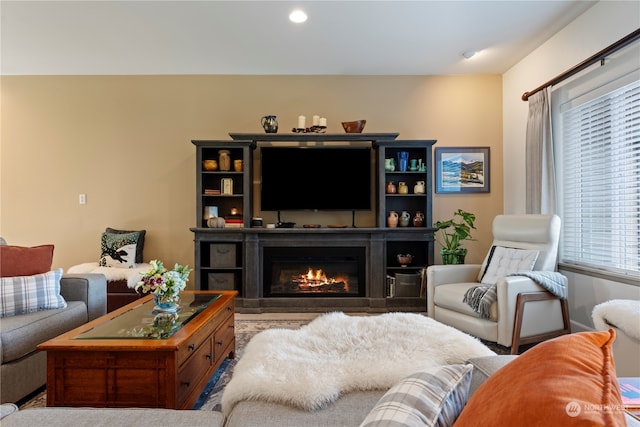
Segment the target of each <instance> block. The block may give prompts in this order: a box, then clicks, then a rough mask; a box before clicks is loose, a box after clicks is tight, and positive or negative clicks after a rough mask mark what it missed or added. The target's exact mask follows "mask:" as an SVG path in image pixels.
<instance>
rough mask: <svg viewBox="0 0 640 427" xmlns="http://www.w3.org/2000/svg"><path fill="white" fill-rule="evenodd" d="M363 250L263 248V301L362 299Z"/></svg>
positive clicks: (350, 248) (363, 275)
mask: <svg viewBox="0 0 640 427" xmlns="http://www.w3.org/2000/svg"><path fill="white" fill-rule="evenodd" d="M365 254H366V251H365V248H364V247H328V248H318V247H265V248H264V249H263V262H264V263H263V267H264V277H263V283H264V296H265V297H307V296H308V297H345V296H353V297H362V296H364V295H365V268H366V261H365Z"/></svg>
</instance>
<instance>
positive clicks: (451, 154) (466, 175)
mask: <svg viewBox="0 0 640 427" xmlns="http://www.w3.org/2000/svg"><path fill="white" fill-rule="evenodd" d="M434 163H435V175H436V176H435V181H436V193H441V194H442V193H444V194H460V193H489V191H490V182H491V181H490V172H491V167H490V165H491V163H490V157H489V147H436V149H435V162H434Z"/></svg>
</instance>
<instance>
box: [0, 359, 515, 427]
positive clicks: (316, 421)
mask: <svg viewBox="0 0 640 427" xmlns="http://www.w3.org/2000/svg"><path fill="white" fill-rule="evenodd" d="M514 357H517V356H490V357H481V358H477V359H472V360H471V361H470V362H471V363H472V364H473V365H474V370H473V376H472V380H471V387H470V392H473V391H475V389H477V387H478V386H479V385H480V384H481V383H482V382H483V381H484V380H485V379H486V378H488V377H489V375H491V374H492V373H493V372H495V371H496V370H497V369H499V368H500V367H502V366H504V365H505V364H506V363H508V362H510V361H511V360H512V359H513V358H514ZM384 393H385V390H376V391H361V392H354V393H349V394H346V395H344V396H342V397H341V398H340V399H338V401H337V402H335V403H334V404H332V405H329V406H328V407H326V408H324V409H321V410H318V411H314V412H307V411H304V410H302V409H296V408H292V407H289V406H286V405H280V404H276V403H268V402H260V401H243V402H240V403H238V404H237V405H236V406H235V407H234V409H233V410H232V411H231V413H230V414H229V416H228V417H227V418H226V420H225V417H224V415H223V414H222V413H220V412H216V411H174V410H170V409H94V408H91V409H86V408H85V409H82V408H33V409H24V410H21V411H17V412H14V413H12V414H11V415H8V416H6V417H5V418H3V419H2V422H1V424H2V427H11V426H24V427H27V426H29V427H30V426H33V425H37V424H38V422H42V420H47V425H48V426H49V427H68V426H69V425H73V426H74V427H81V426H86V427H94V426H113V425H136V426H147V425H148V426H158V425H171V426H173V427H175V426H192V427H195V426H208V427H240V426H241V427H247V426H260V427H268V426H273V427H301V426H305V427H309V426H311V427H313V426H318V427H321V426H322V427H326V426H332V427H339V426H358V425H359V424H360V423H361V422H362V420H364V418H365V417H366V416H367V414H368V413H369V412H370V411H371V409H372V408H373V407H374V406H375V404H376V403H377V402H378V399H380V397H382V395H383V394H384ZM14 409H15V408H14ZM6 410H7V411H10V410H11V408H10V407H6Z"/></svg>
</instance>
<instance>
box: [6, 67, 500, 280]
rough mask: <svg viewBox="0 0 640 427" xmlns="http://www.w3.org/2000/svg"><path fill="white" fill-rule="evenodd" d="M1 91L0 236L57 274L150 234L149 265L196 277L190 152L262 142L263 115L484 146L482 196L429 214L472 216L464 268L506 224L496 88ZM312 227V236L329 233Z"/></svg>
mask: <svg viewBox="0 0 640 427" xmlns="http://www.w3.org/2000/svg"><path fill="white" fill-rule="evenodd" d="M1 83H2V86H1V97H2V98H1V101H2V110H1V114H2V116H1V119H2V129H1V137H2V145H1V157H0V160H1V177H0V178H1V181H0V184H1V195H0V197H1V200H0V201H1V210H0V233H1V234H2V235H3V236H4V237H5V238H6V239H7V240H8V241H9V242H10V243H12V244H18V245H37V244H43V243H50V242H51V243H54V244H55V246H56V249H55V257H54V266H56V267H63V268H68V267H70V266H72V265H74V264H78V263H81V262H89V261H96V260H97V259H98V257H99V251H100V245H99V242H100V233H101V232H102V231H103V230H104V228H105V227H107V226H109V227H115V228H126V229H141V228H145V229H147V230H148V232H147V243H146V245H145V260H150V259H152V258H160V259H162V260H164V261H165V262H166V263H173V262H181V263H188V264H190V265H193V235H192V233H191V232H190V231H189V227H193V226H194V225H195V222H196V214H195V198H196V197H195V148H194V146H193V145H192V144H191V142H190V140H191V139H228V132H262V128H261V127H260V117H262V116H263V115H265V114H275V115H277V116H278V121H279V123H280V132H281V133H289V132H290V130H291V128H292V127H293V126H294V124H295V122H296V121H295V120H296V117H297V116H298V115H299V114H303V115H306V116H307V117H310V116H311V115H313V114H319V115H322V116H326V117H327V119H328V124H329V129H328V131H329V132H340V133H341V132H343V130H342V128H341V126H340V122H341V121H344V120H355V119H366V120H367V125H366V129H365V131H366V132H399V133H400V137H399V138H404V139H437V140H438V144H437V146H489V147H490V148H491V167H492V170H491V192H490V193H488V194H479V195H436V197H435V201H434V218H435V219H445V218H448V217H449V216H450V215H451V213H452V212H453V211H454V210H456V209H458V208H463V209H465V210H468V211H472V212H475V213H476V214H477V216H478V224H477V225H478V228H479V229H478V232H477V233H476V237H477V238H478V242H471V243H469V244H468V245H467V247H469V249H470V254H469V257H468V262H479V261H480V260H481V259H482V257H483V256H484V254H485V253H486V250H487V248H488V246H489V244H490V235H491V230H490V223H491V219H492V218H493V217H494V216H495V215H496V214H499V213H501V212H502V206H503V194H502V188H503V178H502V137H501V134H502V107H501V103H502V92H501V91H502V89H501V87H502V80H501V77H500V76H497V75H480V76H409V77H403V76H16V77H14V76H3V77H2V80H1ZM80 193H85V194H86V195H87V204H86V205H82V206H81V205H80V204H79V202H78V196H79V194H80ZM254 214H260V213H259V212H256V213H254ZM269 215H270V214H267V213H265V214H264V216H265V217H268V216H269ZM310 215H313V214H310ZM347 215H348V216H346V217H344V218H342V221H343V222H348V223H350V214H347ZM321 219H323V218H316V217H314V219H313V222H320V223H324V224H329V223H335V220H334V218H324V219H325V221H322V220H321ZM293 220H294V221H295V220H296V219H293ZM307 222H309V221H307ZM437 258H438V262H439V256H438V257H437Z"/></svg>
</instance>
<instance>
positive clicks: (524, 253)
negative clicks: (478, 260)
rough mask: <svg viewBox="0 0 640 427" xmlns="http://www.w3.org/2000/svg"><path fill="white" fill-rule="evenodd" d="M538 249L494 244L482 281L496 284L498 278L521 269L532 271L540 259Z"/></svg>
mask: <svg viewBox="0 0 640 427" xmlns="http://www.w3.org/2000/svg"><path fill="white" fill-rule="evenodd" d="M538 254H539V252H538V251H535V250H527V249H516V248H505V247H503V246H492V247H491V250H490V251H489V258H488V261H487V268H486V269H485V270H484V272H483V273H482V280H480V282H481V283H484V284H487V285H495V284H496V282H497V281H498V278H500V277H505V276H508V275H509V274H512V273H517V272H520V271H531V269H532V268H533V266H534V265H535V263H536V259H538Z"/></svg>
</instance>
